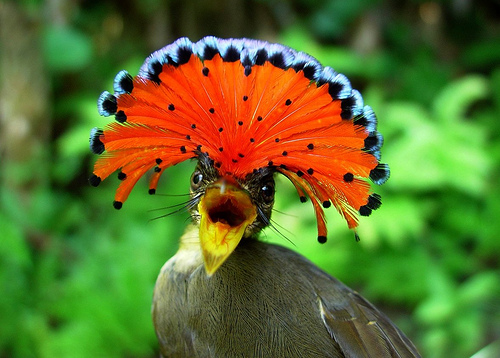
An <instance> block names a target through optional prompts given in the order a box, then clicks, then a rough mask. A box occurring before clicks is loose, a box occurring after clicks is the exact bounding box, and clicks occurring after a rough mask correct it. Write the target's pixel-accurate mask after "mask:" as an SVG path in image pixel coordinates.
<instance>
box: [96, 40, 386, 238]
mask: <svg viewBox="0 0 500 358" xmlns="http://www.w3.org/2000/svg"><path fill="white" fill-rule="evenodd" d="M98 107H99V112H100V113H101V115H104V116H109V115H115V118H116V120H117V121H116V122H114V123H111V124H108V125H107V126H106V127H105V128H104V130H98V129H94V130H93V131H92V133H91V149H92V150H93V151H94V152H95V153H98V154H101V153H102V155H101V156H100V157H99V159H98V160H97V162H96V164H95V168H94V174H93V176H92V177H91V178H90V182H91V184H93V185H95V186H97V185H98V184H99V183H100V181H101V180H103V179H105V178H106V177H108V176H109V175H110V174H112V173H113V172H115V171H117V170H120V172H119V178H120V179H122V182H121V184H120V186H119V188H118V189H117V191H116V195H115V207H116V208H120V207H121V205H122V203H123V202H124V201H125V200H126V199H127V197H128V195H129V193H130V191H131V190H132V188H133V187H134V185H135V184H136V182H137V180H138V179H139V178H140V177H141V176H143V175H144V174H145V173H146V172H147V171H149V170H151V169H154V173H153V175H152V177H151V181H150V186H149V190H150V193H154V192H155V191H156V187H157V184H158V180H159V178H160V176H161V174H162V173H163V170H164V169H165V168H168V167H170V166H172V165H175V164H177V163H180V162H182V161H184V160H187V159H190V158H196V157H198V156H199V155H200V154H201V153H205V154H206V155H208V156H209V157H210V158H211V159H212V160H213V163H214V165H215V167H216V168H217V169H218V171H219V172H220V174H221V175H226V174H229V175H233V176H234V177H236V178H239V179H244V178H245V177H246V176H247V175H248V174H250V173H252V172H253V171H254V170H256V169H259V168H262V167H266V166H271V167H273V168H275V170H276V171H277V172H280V173H282V174H283V175H285V176H286V177H288V178H289V179H290V180H291V182H292V183H293V184H294V185H295V187H296V189H297V192H298V194H299V196H300V197H301V200H305V195H307V196H309V197H310V198H311V200H312V203H313V207H314V210H315V213H316V217H317V221H318V238H319V240H320V241H324V240H326V231H327V230H326V221H325V215H324V212H323V208H328V207H329V206H331V205H332V204H333V206H334V207H335V208H336V209H337V210H338V211H339V212H340V214H341V215H342V216H343V217H344V218H345V220H346V221H347V224H348V226H349V228H355V227H356V226H357V215H358V214H361V215H369V214H370V213H371V211H372V210H374V209H377V208H378V207H379V206H380V196H378V195H377V194H373V193H372V192H371V189H370V185H369V183H368V182H367V181H366V179H367V178H370V179H372V181H374V182H375V183H376V184H383V183H384V182H385V181H386V180H387V178H388V176H389V169H388V167H387V166H386V165H384V164H380V163H379V159H380V152H379V150H380V147H381V145H382V136H381V135H380V134H379V133H378V132H377V131H376V117H375V115H374V113H373V111H372V110H371V108H370V107H368V106H363V103H362V98H361V95H360V94H359V93H358V92H357V91H356V90H353V89H352V88H351V86H350V83H349V81H348V80H347V78H346V77H345V76H343V75H340V74H338V73H336V72H334V71H333V70H332V69H331V68H329V67H322V66H321V65H320V64H319V63H318V62H317V61H316V60H315V59H314V58H312V57H310V56H308V55H306V54H304V53H301V52H295V51H294V50H292V49H290V48H287V47H285V46H281V45H276V44H269V43H266V42H262V41H255V40H247V39H230V40H222V39H217V38H214V37H207V38H204V39H202V40H200V41H199V42H197V43H191V42H190V41H189V40H187V39H185V38H182V39H179V40H177V41H176V42H175V43H173V44H171V45H169V46H167V47H165V48H164V49H162V50H159V51H157V52H155V53H153V54H152V55H151V56H150V57H149V58H148V59H147V60H146V62H145V63H144V65H143V66H142V68H141V71H140V73H139V75H138V76H136V77H135V78H132V77H131V76H130V75H129V74H128V73H126V72H125V71H121V72H120V73H119V74H118V75H117V77H116V79H115V94H114V95H111V94H110V93H109V92H103V94H102V95H101V97H100V98H99V101H98Z"/></svg>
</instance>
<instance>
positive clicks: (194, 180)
mask: <svg viewBox="0 0 500 358" xmlns="http://www.w3.org/2000/svg"><path fill="white" fill-rule="evenodd" d="M202 182H203V174H201V173H200V172H194V173H193V175H191V189H193V190H196V189H198V188H199V187H200V186H201V183H202Z"/></svg>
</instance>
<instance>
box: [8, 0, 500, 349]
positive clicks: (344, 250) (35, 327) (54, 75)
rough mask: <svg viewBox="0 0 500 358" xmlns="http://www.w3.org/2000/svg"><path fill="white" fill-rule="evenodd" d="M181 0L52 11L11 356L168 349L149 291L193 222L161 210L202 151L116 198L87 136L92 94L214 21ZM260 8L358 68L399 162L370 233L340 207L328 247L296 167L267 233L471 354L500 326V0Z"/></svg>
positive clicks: (426, 345) (12, 234)
mask: <svg viewBox="0 0 500 358" xmlns="http://www.w3.org/2000/svg"><path fill="white" fill-rule="evenodd" d="M21 3H22V4H23V5H22V6H24V7H20V11H24V12H25V13H26V14H27V17H29V18H30V19H34V18H35V19H36V16H37V15H36V14H39V13H43V14H47V12H50V11H54V9H51V8H49V7H45V5H44V4H43V2H41V1H24V2H21ZM235 3H237V2H235ZM173 4H174V5H175V6H174V5H172V4H170V3H169V5H162V3H161V2H159V1H156V0H149V1H148V6H147V8H146V7H144V6H141V2H137V1H132V2H129V3H128V6H129V7H130V8H126V9H124V6H123V3H122V2H113V1H111V2H106V3H102V4H101V3H100V4H90V3H89V4H81V5H77V4H76V3H75V4H73V5H68V6H67V7H63V8H61V9H58V11H60V12H57V11H56V14H54V13H52V16H53V17H54V18H58V17H57V16H62V17H64V21H49V20H43V19H39V20H38V21H40V23H41V26H40V27H41V28H42V29H43V31H42V32H41V35H40V48H41V52H42V54H43V56H44V63H45V64H46V68H45V70H46V71H47V74H48V77H47V81H50V84H51V85H52V88H51V91H52V92H53V103H51V104H50V113H51V114H52V118H50V120H47V125H48V126H50V127H51V133H52V134H51V138H50V141H47V143H46V146H45V147H44V148H42V149H41V152H42V153H41V154H40V156H39V157H37V158H33V159H32V160H27V161H23V162H17V163H16V162H14V163H13V162H9V161H8V160H6V159H8V158H7V156H6V157H5V158H4V157H2V161H1V162H0V166H1V167H0V179H1V180H2V186H1V187H0V228H1V232H2V239H1V240H0V288H1V292H2V293H3V294H2V295H0V317H1V318H0V319H1V322H2V324H1V325H0V357H54V356H55V357H82V358H84V357H96V356H98V357H124V356H126V357H154V356H156V355H157V348H156V346H157V344H156V338H155V336H154V332H153V328H152V323H151V319H150V301H151V297H152V290H153V287H154V283H155V279H156V276H157V274H158V272H159V270H160V268H161V266H162V265H163V263H164V262H165V261H166V260H167V259H168V258H169V257H170V256H172V255H173V254H174V252H175V250H176V247H177V239H178V237H179V236H180V234H181V233H182V230H183V227H184V226H185V223H187V220H186V222H185V221H184V219H185V218H186V219H187V215H186V214H181V215H180V216H172V217H165V218H160V217H161V216H163V215H166V214H167V213H169V212H171V211H172V210H173V209H172V208H169V206H171V205H175V204H177V203H181V202H182V201H183V200H185V198H183V197H171V196H162V195H161V194H162V193H163V194H169V195H178V194H185V193H187V191H188V178H189V175H190V172H191V170H192V169H193V163H183V164H181V165H178V166H175V167H173V168H170V169H169V170H168V172H167V173H166V174H165V175H164V177H163V179H162V182H161V183H160V187H159V194H158V195H156V196H149V195H147V194H146V193H147V185H146V184H145V181H140V182H139V183H138V184H137V188H136V189H135V190H134V191H133V192H132V194H131V196H130V198H129V199H128V201H127V202H126V205H125V206H124V208H123V209H122V210H121V211H116V210H114V209H113V208H112V205H111V203H112V200H113V196H114V189H115V188H116V185H117V182H116V181H114V180H113V178H110V179H109V180H107V181H106V182H104V183H102V184H101V185H100V186H99V188H98V189H95V188H91V187H89V186H88V184H87V182H86V178H87V177H88V175H89V174H90V172H91V166H92V163H93V161H94V160H95V157H94V156H92V155H90V153H89V151H88V134H89V130H90V128H92V127H95V126H102V125H103V123H106V121H107V120H106V119H105V120H103V119H100V118H98V114H97V110H96V100H97V97H98V95H99V93H100V91H102V90H105V89H107V90H111V89H112V80H113V76H114V74H116V73H117V72H118V71H119V70H121V69H123V68H125V69H128V70H129V71H130V72H131V73H134V74H135V73H136V72H137V70H138V68H139V66H140V64H141V63H142V60H143V59H144V57H145V56H146V55H147V54H148V53H149V51H152V50H155V49H157V47H158V46H161V45H164V44H166V43H168V42H170V41H171V40H172V39H173V38H174V37H178V36H184V35H190V36H192V37H193V39H195V38H197V37H200V36H201V35H206V34H208V33H198V32H196V30H192V32H189V31H191V29H190V28H188V29H187V30H186V31H184V30H185V29H186V27H185V26H184V25H183V24H184V23H186V22H187V23H189V24H193V23H194V22H195V21H196V20H198V19H196V18H193V17H192V16H194V15H191V10H192V9H193V7H194V5H196V4H194V2H192V1H186V2H184V4H182V5H181V4H180V3H178V2H174V3H173ZM422 4H424V5H425V4H427V5H425V6H428V4H435V5H436V4H437V6H438V8H439V9H440V11H441V20H440V21H441V22H440V23H439V25H440V26H439V28H438V27H432V26H431V27H430V28H429V27H426V26H427V25H426V24H425V21H423V20H422V12H420V10H422V7H421V6H423V5H422ZM149 5H150V6H149ZM198 5H199V4H198ZM162 6H163V7H162ZM200 6H201V5H200ZM207 6H209V5H207ZM247 6H248V8H249V9H251V10H252V11H250V12H245V13H248V14H249V15H248V18H250V19H253V20H252V21H255V23H258V24H259V25H260V27H259V30H258V31H260V32H258V33H255V32H249V31H247V32H246V33H245V35H246V36H248V37H255V36H256V37H267V38H269V37H271V36H272V37H273V38H274V39H275V40H277V41H280V42H283V43H285V44H287V45H289V46H291V47H294V48H297V49H300V50H302V51H305V52H308V53H310V54H311V55H313V56H315V57H317V58H318V59H319V60H320V61H321V62H322V63H324V64H326V65H329V66H332V67H333V68H335V69H336V70H337V71H339V72H342V73H344V74H346V75H347V76H348V77H349V78H351V79H352V81H353V84H354V86H355V87H356V88H359V89H360V90H361V91H362V93H363V97H364V100H365V103H366V104H369V105H370V106H372V107H373V108H374V110H375V112H376V113H377V116H378V118H379V129H380V131H381V133H382V134H383V135H384V137H385V145H384V147H383V150H382V155H383V157H382V159H383V161H385V162H387V163H389V165H390V167H391V178H390V180H389V181H388V182H387V184H385V185H384V186H383V187H380V188H374V190H375V191H376V192H378V193H380V194H381V195H382V198H383V205H382V207H381V209H380V210H377V211H376V212H374V213H373V214H372V216H371V217H370V218H362V219H361V224H360V227H359V230H358V233H359V235H360V237H361V241H360V242H359V243H357V242H355V240H354V236H353V233H352V232H349V231H348V230H347V228H346V227H345V223H344V222H342V220H341V218H340V217H339V216H338V215H337V214H336V213H335V212H333V211H327V217H328V219H329V233H330V235H329V240H328V242H327V243H326V244H325V245H319V244H318V243H317V242H316V235H317V234H316V226H315V218H314V215H313V209H312V205H311V204H310V203H305V204H302V203H300V202H299V201H298V199H297V196H296V193H295V191H294V188H293V186H292V185H291V184H290V183H289V182H287V181H286V180H284V179H283V178H278V184H277V188H278V198H277V205H276V211H275V213H274V214H273V223H274V230H273V229H267V230H266V231H265V232H264V233H263V234H262V239H263V240H268V241H271V242H277V243H279V244H282V245H288V246H290V247H292V248H293V249H294V250H297V251H298V252H301V253H303V254H304V255H306V256H307V257H309V258H310V259H311V260H312V261H314V262H316V263H317V264H318V265H319V266H321V267H322V268H324V269H325V270H326V271H328V272H330V273H331V274H333V275H335V276H336V277H338V278H339V279H341V280H342V281H344V282H345V283H346V284H348V285H349V286H351V287H353V288H355V289H357V290H358V291H360V292H361V293H362V294H363V295H364V296H365V297H367V298H368V299H369V300H370V301H372V302H373V303H375V304H376V305H377V306H378V307H380V308H381V309H382V310H383V311H384V312H386V313H387V314H388V315H389V316H390V317H391V318H392V319H394V320H395V321H396V323H397V324H398V325H399V326H400V327H401V328H402V329H403V331H404V332H405V333H407V335H408V336H409V337H411V338H412V339H413V340H414V341H415V343H416V345H417V346H418V347H419V349H420V351H421V352H422V354H423V356H425V357H466V356H470V355H472V354H473V353H474V352H476V351H478V350H479V349H481V348H482V347H484V346H486V345H488V344H489V343H491V342H493V341H495V340H498V339H500V300H499V297H500V255H499V253H500V240H498V233H499V232H500V223H499V221H498V218H499V217H500V200H498V199H499V198H500V186H499V185H498V177H499V175H500V121H499V120H498V113H500V67H499V66H498V63H499V61H498V60H499V48H498V45H497V44H498V28H497V27H494V26H492V24H495V21H494V20H495V19H494V18H493V19H492V16H493V15H491V14H492V13H494V12H493V11H490V10H491V9H490V8H489V7H488V6H487V5H483V7H477V8H476V7H474V6H473V7H472V8H470V9H468V10H467V9H462V10H460V9H458V10H457V9H454V8H453V6H452V4H451V3H450V2H448V1H442V2H437V3H433V2H430V3H429V2H420V1H403V2H399V3H398V5H397V6H396V4H395V3H394V2H391V3H389V2H383V1H378V0H377V1H375V0H374V1H369V2H366V1H351V2H348V1H335V0H330V1H303V0H296V1H288V2H283V1H266V0H260V1H255V2H249V3H248V4H247ZM491 6H493V5H491ZM152 9H154V11H153V10H152ZM434 9H435V8H434ZM42 10H43V11H42ZM167 10H168V11H167ZM240 10H241V9H240ZM246 10H248V9H247V8H245V11H246ZM459 10H460V11H462V13H458V12H459ZM1 11H2V6H0V12H1ZM186 14H188V15H186ZM211 14H213V12H211ZM56 15H57V16H56ZM381 15H383V16H381ZM46 16H48V15H46ZM269 17H271V18H272V21H269ZM165 19H167V20H165ZM370 19H372V20H373V19H375V20H373V21H372V20H370ZM51 20H52V19H51ZM190 20H191V21H190ZM203 20H206V19H203ZM209 20H210V21H209V22H210V23H214V24H215V23H217V19H209ZM220 20H221V21H220V22H221V23H222V22H224V21H223V20H224V19H220ZM382 20H383V21H382ZM170 21H171V22H172V24H171V28H170V30H169V31H170V33H169V35H166V33H168V32H169V31H163V30H164V29H165V28H167V27H168V25H169V24H170ZM249 21H250V20H249ZM54 23H56V24H57V25H54ZM204 23H205V22H204ZM270 23H276V24H280V25H279V26H277V27H276V28H274V27H272V25H270ZM464 23H465V24H466V25H464ZM248 24H249V23H247V22H245V24H244V25H248ZM358 24H365V25H366V24H368V25H370V26H372V27H370V29H372V30H371V31H373V32H376V34H377V36H376V37H374V40H373V43H372V44H371V47H370V46H369V47H368V49H366V47H363V46H361V47H359V46H357V45H356V44H355V43H356V39H359V38H360V35H359V33H360V31H361V30H360V28H362V26H361V25H359V26H358ZM214 26H215V25H214ZM248 28H253V27H252V26H248ZM158 29H161V31H160V30H158ZM179 29H181V30H179ZM219 30H220V29H218V28H217V29H216V31H219ZM148 31H149V32H148ZM162 31H163V32H162ZM220 31H221V32H223V30H220ZM495 31H496V32H495ZM217 35H220V33H217ZM225 35H226V36H233V33H226V34H225ZM437 35H439V36H437ZM158 43H160V45H157V44H158ZM25 100H29V99H25ZM2 149H3V148H2ZM5 152H7V151H5ZM2 155H4V152H2ZM39 158H43V159H44V160H40V159H39ZM46 158H49V160H47V159H46ZM4 159H5V160H4ZM34 170H36V173H42V174H43V175H38V176H37V178H41V179H34V178H33V175H32V173H33V172H34ZM156 209H157V210H156ZM330 210H333V209H330ZM154 218H160V219H158V220H152V219H154Z"/></svg>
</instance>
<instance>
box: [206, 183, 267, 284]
mask: <svg viewBox="0 0 500 358" xmlns="http://www.w3.org/2000/svg"><path fill="white" fill-rule="evenodd" d="M198 212H199V213H200V215H201V219H200V243H201V249H202V252H203V259H204V262H205V270H206V272H207V275H208V276H211V275H213V274H214V273H215V271H217V269H218V268H219V267H220V266H221V265H222V264H223V263H224V261H226V259H227V258H228V257H229V255H231V253H232V252H233V251H234V249H235V248H236V246H238V243H239V242H240V240H241V238H242V237H243V234H244V233H245V230H246V228H247V227H248V225H250V224H251V223H252V222H253V221H254V220H255V218H256V217H257V211H256V209H255V206H254V205H253V203H252V200H251V199H250V195H249V194H248V192H247V191H245V190H244V189H243V188H242V187H241V186H240V185H239V184H238V183H237V182H236V181H234V180H233V179H231V178H228V177H224V178H221V179H219V180H218V181H216V182H215V183H213V184H211V185H210V186H209V187H208V188H207V189H206V191H205V195H203V197H202V198H201V200H200V202H199V203H198Z"/></svg>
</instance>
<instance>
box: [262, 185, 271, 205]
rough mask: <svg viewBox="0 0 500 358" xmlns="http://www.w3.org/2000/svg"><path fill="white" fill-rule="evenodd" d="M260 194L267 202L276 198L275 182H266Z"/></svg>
mask: <svg viewBox="0 0 500 358" xmlns="http://www.w3.org/2000/svg"><path fill="white" fill-rule="evenodd" d="M260 195H261V196H262V199H264V202H265V203H268V204H269V203H271V202H272V201H273V200H274V183H271V182H269V183H266V184H265V185H263V186H262V188H260Z"/></svg>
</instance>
